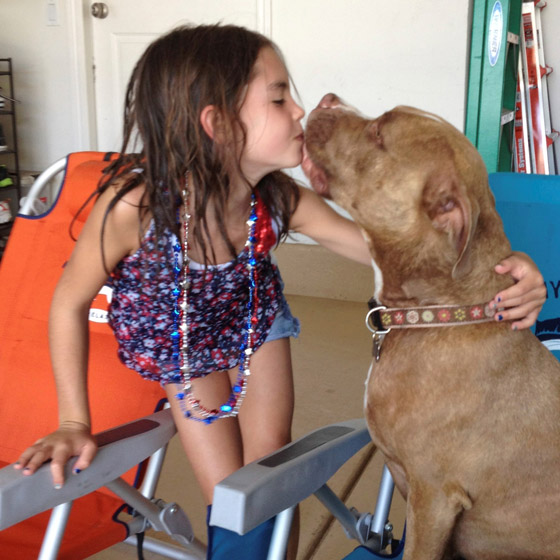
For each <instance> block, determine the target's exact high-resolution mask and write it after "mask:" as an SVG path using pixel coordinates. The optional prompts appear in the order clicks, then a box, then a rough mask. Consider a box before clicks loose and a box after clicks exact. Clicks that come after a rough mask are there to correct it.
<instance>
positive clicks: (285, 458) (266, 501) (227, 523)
mask: <svg viewBox="0 0 560 560" xmlns="http://www.w3.org/2000/svg"><path fill="white" fill-rule="evenodd" d="M370 441H371V438H370V436H369V432H368V430H367V427H366V424H365V421H364V420H363V419H357V420H348V421H345V422H340V423H337V424H331V425H330V426H325V427H323V428H319V429H318V430H315V431H314V432H311V433H310V434H308V435H306V436H304V437H302V438H300V439H298V440H296V441H295V442H293V443H291V444H289V445H287V446H285V447H283V448H282V449H279V450H278V451H276V452H274V453H272V454H270V455H267V456H266V457H264V458H263V459H259V460H258V461H255V462H253V463H251V464H249V465H246V466H245V467H243V468H242V469H240V470H238V471H236V472H235V473H233V474H232V475H230V476H228V477H227V478H226V479H225V480H223V481H222V482H220V483H219V484H218V485H217V486H216V487H215V489H214V500H213V504H212V513H211V517H210V524H211V525H217V526H219V527H223V528H224V529H229V530H230V531H235V532H236V533H239V534H242V535H243V534H245V533H247V532H248V531H250V530H251V529H254V528H255V527H257V526H258V525H260V524H261V523H263V522H264V521H266V520H267V519H270V518H271V517H273V516H274V515H277V514H278V513H280V512H281V511H283V510H285V509H287V508H289V507H291V506H293V505H295V504H297V503H299V502H301V501H302V500H304V499H305V498H307V497H308V496H310V495H311V494H313V493H314V492H316V491H317V490H318V489H319V488H321V486H323V485H324V484H325V483H326V482H327V481H328V480H329V479H330V478H331V477H332V476H333V475H334V473H335V472H336V471H337V470H338V469H339V468H340V467H341V466H342V465H343V464H344V463H345V462H346V461H348V459H350V458H351V457H352V456H353V455H354V454H356V453H357V452H358V451H359V450H360V449H361V448H362V447H364V446H365V445H367V444H368V443H369V442H370Z"/></svg>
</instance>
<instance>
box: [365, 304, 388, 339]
mask: <svg viewBox="0 0 560 560" xmlns="http://www.w3.org/2000/svg"><path fill="white" fill-rule="evenodd" d="M384 309H387V307H386V306H385V305H379V306H377V307H373V308H372V309H370V310H369V311H368V313H367V315H366V327H367V328H368V330H369V331H370V332H371V333H373V334H374V335H375V334H377V335H385V334H387V333H388V332H389V331H390V330H391V329H385V330H382V329H378V328H377V327H376V326H375V324H374V323H373V321H372V315H373V314H374V313H375V312H376V311H383V310H384Z"/></svg>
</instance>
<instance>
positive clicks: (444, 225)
mask: <svg viewBox="0 0 560 560" xmlns="http://www.w3.org/2000/svg"><path fill="white" fill-rule="evenodd" d="M305 136H306V152H307V154H306V155H305V157H304V163H303V167H304V170H305V172H306V174H307V175H308V177H309V178H310V181H311V184H312V186H313V187H314V189H315V190H316V191H317V192H318V193H319V194H322V195H323V196H326V197H330V198H332V199H333V200H334V201H335V202H336V203H337V204H338V205H340V206H341V207H342V208H344V209H346V210H347V211H348V212H349V213H350V214H351V216H352V217H353V219H354V220H355V221H356V223H357V224H358V225H359V226H360V228H361V229H362V231H363V234H364V236H365V238H366V241H367V242H368V244H369V247H370V250H371V255H372V259H373V261H374V270H375V271H376V274H375V279H376V282H375V298H376V300H377V301H378V302H379V304H380V306H381V308H380V310H379V313H380V314H381V319H382V322H383V326H384V327H387V328H386V329H385V330H388V331H389V332H388V333H387V334H386V335H385V336H384V339H383V341H382V344H381V345H380V347H379V348H378V349H377V357H376V358H374V360H373V363H372V366H371V369H370V372H369V375H368V381H367V383H366V397H365V414H366V419H367V422H368V426H369V429H370V432H371V436H372V439H373V441H374V443H375V444H376V445H377V446H378V448H379V449H380V450H381V451H382V452H383V454H384V456H385V457H386V461H387V464H388V467H389V469H390V471H391V473H392V475H393V478H394V480H395V483H396V486H397V487H398V489H399V491H400V492H401V493H402V494H403V496H405V497H406V500H407V535H406V545H405V553H404V558H405V560H436V559H442V558H446V559H448V558H463V559H465V560H506V559H507V560H528V559H535V560H537V559H538V560H546V559H556V560H558V559H560V364H559V363H558V361H557V360H556V359H555V358H554V356H553V355H552V354H551V353H550V352H549V351H548V350H547V349H546V348H545V347H544V346H543V345H542V344H541V343H540V342H539V341H538V340H537V338H536V337H535V336H534V335H533V334H532V333H531V332H530V331H529V330H522V331H519V332H516V331H513V330H512V329H511V325H509V324H502V323H499V322H496V321H494V320H493V319H492V318H491V315H492V313H489V312H488V309H487V308H485V306H484V303H483V302H488V301H491V299H492V298H493V297H494V295H495V294H496V293H497V292H498V291H500V290H502V289H504V288H505V287H507V286H508V285H509V284H511V279H508V278H507V277H506V276H502V275H499V274H497V273H495V272H494V265H496V264H497V263H498V262H499V261H500V260H502V259H503V258H504V257H506V256H508V255H509V254H510V252H511V248H510V245H509V242H508V240H507V238H506V236H505V234H504V231H503V227H502V222H501V220H500V217H499V216H498V214H497V212H496V210H495V205H494V199H493V196H492V193H491V191H490V189H489V186H488V177H487V172H486V169H485V166H484V163H483V161H482V159H481V157H480V156H479V154H478V153H477V151H476V149H475V148H474V147H473V146H472V145H471V143H470V142H469V141H468V139H467V138H466V137H465V136H464V135H463V134H461V133H460V132H459V131H458V130H457V129H455V128H454V127H453V126H452V125H451V124H449V123H447V122H445V121H444V120H443V119H441V118H439V117H437V116H435V115H433V114H429V113H426V112H423V111H420V110H417V109H414V108H410V107H397V108H395V109H393V110H391V111H389V112H387V113H385V114H383V115H381V116H380V117H378V118H376V119H368V118H365V117H363V116H362V115H360V114H359V113H357V112H356V111H354V110H352V109H350V108H349V107H347V106H346V105H345V104H343V103H342V102H341V101H340V99H338V98H337V97H336V96H335V95H333V94H329V95H327V96H325V97H324V98H323V100H322V101H321V102H320V104H319V106H318V107H317V108H316V109H315V110H313V111H312V113H311V114H310V116H309V119H308V123H307V130H306V134H305ZM383 307H387V308H389V309H387V310H384V309H383ZM391 310H394V311H391ZM461 321H464V322H463V323H461ZM433 324H436V325H440V326H432V325H433ZM418 326H422V327H425V328H415V327H418ZM382 331H383V329H382ZM377 338H378V337H377V336H376V339H377Z"/></svg>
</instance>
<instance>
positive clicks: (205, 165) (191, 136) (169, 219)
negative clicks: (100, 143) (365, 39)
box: [97, 25, 298, 264]
mask: <svg viewBox="0 0 560 560" xmlns="http://www.w3.org/2000/svg"><path fill="white" fill-rule="evenodd" d="M265 47H271V48H273V49H275V51H276V52H277V53H278V54H280V53H279V52H278V49H277V47H276V46H275V45H274V44H273V43H272V42H271V41H270V40H269V39H267V38H266V37H264V36H263V35H261V34H259V33H256V32H253V31H250V30H247V29H245V28H242V27H236V26H233V25H202V26H183V27H179V28H176V29H174V30H172V31H171V32H169V33H167V34H166V35H163V36H162V37H160V38H158V39H157V40H156V41H154V42H153V43H152V44H151V45H149V46H148V48H147V49H146V51H145V52H144V54H143V55H142V57H141V58H140V60H139V61H138V63H137V64H136V67H135V68H134V71H133V73H132V76H131V78H130V81H129V84H128V88H127V92H126V101H125V111H124V135H123V145H122V149H121V154H123V155H121V157H119V158H118V159H117V160H115V161H114V162H113V163H111V164H110V165H109V166H108V168H107V169H106V172H105V175H104V177H103V178H102V180H101V182H100V186H99V188H98V191H97V192H98V194H100V193H101V192H103V191H104V190H105V189H107V188H108V186H109V185H110V184H111V183H112V182H113V181H115V180H116V179H119V180H120V183H121V185H122V186H121V187H120V188H119V190H118V193H117V195H116V196H115V198H114V199H113V201H112V202H111V204H110V205H109V208H108V212H109V211H110V210H111V209H112V207H114V205H115V204H116V203H117V202H118V200H119V199H120V198H122V197H123V196H124V195H125V194H126V193H127V192H129V191H130V190H132V189H133V188H135V187H136V186H138V185H141V184H143V185H145V192H144V195H143V197H142V202H141V204H140V206H139V215H140V223H143V221H144V220H143V218H144V217H145V216H146V215H147V213H151V215H152V216H153V218H154V221H155V228H156V235H158V236H160V235H161V233H162V231H163V230H164V229H170V230H172V231H174V232H175V233H176V234H177V235H179V229H178V224H177V212H178V208H179V206H180V205H181V204H182V200H181V192H182V189H183V185H184V177H185V173H186V172H187V170H188V171H189V173H190V177H191V185H195V188H193V189H192V190H193V194H194V203H193V207H192V208H191V209H190V211H191V213H192V214H194V215H195V216H196V222H195V227H194V228H193V230H192V235H193V236H194V238H195V240H196V242H197V243H198V244H199V245H200V247H201V248H202V250H203V252H204V254H205V264H207V263H208V262H209V261H211V260H212V258H213V251H212V247H211V246H209V243H208V240H209V233H208V227H207V222H206V211H207V209H208V204H209V203H210V202H212V203H213V204H214V205H215V208H216V213H217V218H218V224H219V227H220V230H221V235H222V237H223V238H224V240H225V241H226V243H227V245H228V247H229V249H230V251H231V253H232V256H233V257H235V256H236V254H235V248H234V247H233V244H232V243H231V240H230V239H229V236H228V234H227V231H226V229H225V225H224V224H225V220H224V219H223V218H224V214H225V209H226V207H227V205H226V203H227V201H228V197H229V194H230V180H229V177H230V176H231V175H232V174H233V173H236V174H238V175H239V176H242V175H241V172H240V168H239V153H240V152H239V147H237V148H236V147H235V145H234V144H235V143H236V142H239V141H240V142H241V146H243V147H244V146H245V129H244V127H243V125H242V123H241V120H240V117H239V109H240V108H241V105H242V103H243V100H244V95H245V92H246V90H247V85H248V84H249V82H250V81H251V78H252V73H253V68H254V65H255V62H256V60H257V57H258V55H259V53H260V51H261V50H262V49H263V48H265ZM208 105H214V106H215V108H216V109H217V113H218V114H219V116H220V125H221V126H222V128H223V130H225V132H226V134H228V135H229V134H231V135H232V136H231V138H233V139H235V142H219V143H218V142H214V141H213V140H212V138H210V137H209V136H208V135H207V134H206V133H205V132H204V129H203V128H202V125H201V123H200V115H201V111H202V110H203V109H204V107H206V106H208ZM236 131H237V132H236ZM240 135H241V138H239V136H240ZM228 137H230V136H228ZM136 150H138V151H136ZM133 170H136V171H133ZM247 184H248V188H249V183H248V182H247ZM255 188H256V189H257V191H258V192H259V194H260V195H261V197H262V199H263V201H264V203H265V205H266V206H267V208H268V209H269V210H270V211H271V214H272V215H273V217H274V219H276V221H277V223H278V226H279V231H280V238H283V237H285V236H286V235H287V233H288V224H289V219H290V216H291V214H292V213H293V210H294V209H295V207H296V205H297V202H298V189H297V185H296V183H295V182H294V181H293V180H292V179H291V178H290V177H288V176H287V175H286V174H285V173H283V172H280V171H277V172H273V173H270V174H268V175H266V176H265V177H263V178H262V179H261V181H260V182H259V183H258V185H256V187H255Z"/></svg>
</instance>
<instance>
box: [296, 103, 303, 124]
mask: <svg viewBox="0 0 560 560" xmlns="http://www.w3.org/2000/svg"><path fill="white" fill-rule="evenodd" d="M304 115H305V111H304V110H303V107H301V106H300V105H298V104H297V103H296V104H295V110H294V118H295V120H296V121H299V120H301V119H303V117H304Z"/></svg>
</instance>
